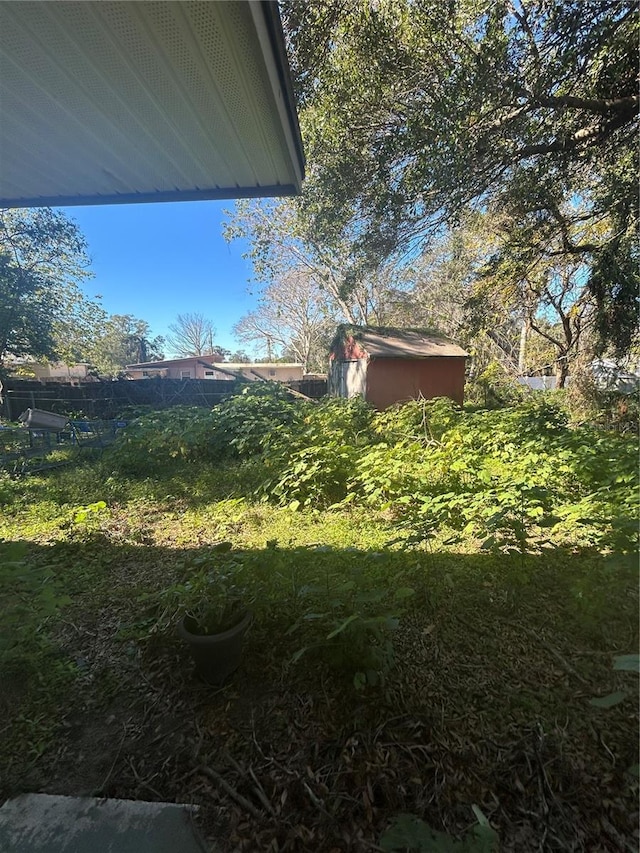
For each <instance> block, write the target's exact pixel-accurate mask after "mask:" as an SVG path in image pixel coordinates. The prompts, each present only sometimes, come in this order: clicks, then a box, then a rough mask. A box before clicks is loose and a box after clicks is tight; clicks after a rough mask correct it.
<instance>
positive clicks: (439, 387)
mask: <svg viewBox="0 0 640 853" xmlns="http://www.w3.org/2000/svg"><path fill="white" fill-rule="evenodd" d="M467 358H468V353H466V352H465V351H464V350H463V349H462V348H461V347H459V346H458V345H457V344H455V343H453V341H450V340H449V339H448V338H445V337H443V336H442V335H439V334H434V333H433V332H431V331H426V330H424V329H390V328H373V327H363V326H339V327H338V331H337V333H336V336H335V338H334V339H333V342H332V344H331V354H330V365H329V393H330V394H332V395H333V396H336V397H357V396H361V397H364V399H365V400H367V401H368V402H370V403H371V404H372V405H373V406H375V408H376V409H386V408H387V406H391V405H392V404H393V403H399V402H403V401H405V400H411V399H416V398H418V397H419V396H422V397H426V398H432V397H450V398H451V399H452V400H455V401H456V403H462V399H463V394H464V376H465V363H466V359H467Z"/></svg>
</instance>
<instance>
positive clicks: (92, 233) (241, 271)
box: [62, 201, 256, 354]
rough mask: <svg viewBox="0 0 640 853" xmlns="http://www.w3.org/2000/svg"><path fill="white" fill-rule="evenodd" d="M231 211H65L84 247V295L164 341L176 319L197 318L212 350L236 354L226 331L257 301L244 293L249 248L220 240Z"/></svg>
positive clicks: (173, 207) (197, 206)
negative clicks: (210, 335) (208, 332)
mask: <svg viewBox="0 0 640 853" xmlns="http://www.w3.org/2000/svg"><path fill="white" fill-rule="evenodd" d="M232 208H233V201H225V202H216V201H196V202H175V203H163V204H131V205H125V204H122V205H120V204H117V205H100V206H92V207H68V208H62V210H63V211H64V213H65V214H66V215H67V216H69V218H71V219H73V220H75V222H76V223H77V224H78V226H79V228H80V231H81V232H82V233H83V234H84V236H85V237H86V239H87V242H88V244H89V254H90V256H91V259H92V270H93V272H94V275H95V277H94V278H93V280H91V281H89V282H88V283H87V284H86V285H85V288H84V289H85V291H86V292H87V295H89V296H95V295H96V294H101V296H102V300H101V302H102V305H103V307H104V309H105V310H106V311H107V312H108V313H109V314H133V315H134V316H135V317H138V318H140V319H142V320H146V321H147V322H148V323H149V325H150V326H151V332H152V335H153V336H155V335H166V334H167V332H168V326H169V324H170V323H173V322H174V321H175V319H176V317H177V315H178V314H185V313H188V312H191V313H198V314H202V315H203V316H205V317H207V318H208V319H210V320H211V321H212V323H213V325H214V327H215V329H216V332H217V334H216V337H215V341H216V343H218V344H220V345H221V346H223V347H225V348H227V349H232V350H235V349H238V348H239V347H240V345H239V344H238V343H237V342H236V341H235V339H234V338H233V335H232V334H231V328H232V326H233V325H234V323H236V322H237V321H238V320H239V319H240V317H241V316H242V315H243V314H245V313H246V312H247V311H249V310H251V309H252V308H253V307H255V304H256V297H255V296H251V295H250V294H249V292H248V289H249V286H250V285H249V279H250V277H251V264H250V263H249V262H248V261H245V260H244V259H243V258H242V252H243V250H244V249H245V248H246V247H245V246H243V244H242V243H241V241H238V240H236V241H234V242H233V243H232V244H231V245H228V244H227V243H226V242H225V241H224V240H223V238H222V226H221V223H222V221H223V220H224V218H225V217H224V213H223V211H224V210H230V209H232ZM254 290H255V288H254ZM167 354H169V353H168V352H167Z"/></svg>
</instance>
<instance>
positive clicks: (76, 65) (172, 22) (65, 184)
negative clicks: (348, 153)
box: [0, 0, 304, 207]
mask: <svg viewBox="0 0 640 853" xmlns="http://www.w3.org/2000/svg"><path fill="white" fill-rule="evenodd" d="M0 152H1V154H0V206H2V207H27V206H28V207H36V206H44V205H65V206H66V205H73V204H115V203H123V202H142V201H181V200H194V199H212V198H240V197H242V196H274V195H290V194H294V193H297V192H299V191H300V186H301V182H302V178H303V174H304V155H303V150H302V143H301V138H300V131H299V127H298V120H297V115H296V109H295V104H294V99H293V90H292V87H291V81H290V77H289V67H288V63H287V59H286V53H285V47H284V39H283V35H282V27H281V23H280V18H279V14H278V9H277V4H276V3H275V2H265V1H264V0H263V2H259V0H249V2H209V0H192V2H180V0H64V2H60V0H39V2H22V0H3V2H0Z"/></svg>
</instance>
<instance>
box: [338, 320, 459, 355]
mask: <svg viewBox="0 0 640 853" xmlns="http://www.w3.org/2000/svg"><path fill="white" fill-rule="evenodd" d="M348 337H353V339H354V340H355V341H357V343H358V344H359V345H360V346H361V347H362V349H363V350H365V352H366V353H367V354H368V355H370V356H372V357H373V358H435V357H446V358H466V357H468V355H469V353H467V352H465V350H463V349H462V347H459V346H458V345H457V344H456V343H454V342H453V341H451V340H449V338H446V337H444V335H439V334H437V333H434V332H431V331H427V330H425V329H392V328H380V327H371V326H341V327H339V329H338V335H337V336H336V339H337V340H340V339H341V340H345V339H346V338H348Z"/></svg>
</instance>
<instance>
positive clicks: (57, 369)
mask: <svg viewBox="0 0 640 853" xmlns="http://www.w3.org/2000/svg"><path fill="white" fill-rule="evenodd" d="M6 367H7V371H8V374H9V376H10V377H11V378H13V379H37V380H38V381H39V382H68V383H70V384H71V385H73V384H77V383H78V382H80V380H83V379H84V380H87V379H88V380H89V381H90V380H91V379H93V378H94V377H93V376H92V375H91V372H90V366H89V365H88V364H86V363H85V362H80V363H79V364H65V363H64V362H63V361H55V362H50V363H48V362H37V361H33V360H32V359H28V358H10V359H7V363H6Z"/></svg>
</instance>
